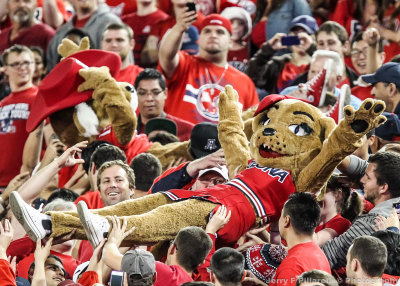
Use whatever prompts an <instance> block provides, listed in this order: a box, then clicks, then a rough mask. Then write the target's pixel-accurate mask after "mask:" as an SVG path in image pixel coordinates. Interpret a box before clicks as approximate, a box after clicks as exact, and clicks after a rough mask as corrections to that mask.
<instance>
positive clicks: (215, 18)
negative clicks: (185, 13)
mask: <svg viewBox="0 0 400 286" xmlns="http://www.w3.org/2000/svg"><path fill="white" fill-rule="evenodd" d="M210 25H215V26H222V27H224V28H225V29H227V30H228V31H229V33H230V34H231V35H232V25H231V21H229V19H228V18H225V17H223V16H221V15H220V14H210V15H208V16H207V17H205V18H204V19H203V22H201V25H200V33H201V30H203V29H204V27H205V26H210Z"/></svg>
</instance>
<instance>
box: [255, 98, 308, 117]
mask: <svg viewBox="0 0 400 286" xmlns="http://www.w3.org/2000/svg"><path fill="white" fill-rule="evenodd" d="M283 99H296V100H300V101H303V102H306V103H310V102H309V101H307V100H304V99H300V98H297V97H294V96H290V95H281V94H270V95H267V96H266V97H264V98H263V100H261V102H260V103H259V104H258V107H257V110H256V111H255V112H254V115H253V116H256V115H257V114H259V113H261V112H263V111H264V110H265V109H267V108H268V107H270V106H272V105H273V104H275V103H277V102H278V101H281V100H283Z"/></svg>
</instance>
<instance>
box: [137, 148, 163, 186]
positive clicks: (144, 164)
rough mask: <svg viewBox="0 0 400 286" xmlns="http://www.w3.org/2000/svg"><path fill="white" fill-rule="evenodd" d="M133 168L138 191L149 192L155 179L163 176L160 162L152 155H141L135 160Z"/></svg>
mask: <svg viewBox="0 0 400 286" xmlns="http://www.w3.org/2000/svg"><path fill="white" fill-rule="evenodd" d="M130 166H131V168H132V169H133V172H134V173H135V178H136V182H135V185H136V189H138V190H141V191H148V190H149V189H150V187H151V185H152V184H153V181H154V179H155V178H157V177H158V176H160V175H161V172H162V166H161V163H160V160H158V158H157V157H156V156H154V155H153V154H150V153H141V154H139V155H137V156H136V157H135V158H133V160H132V162H131V165H130Z"/></svg>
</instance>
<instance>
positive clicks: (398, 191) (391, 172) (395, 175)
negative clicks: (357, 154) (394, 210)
mask: <svg viewBox="0 0 400 286" xmlns="http://www.w3.org/2000/svg"><path fill="white" fill-rule="evenodd" d="M368 162H369V163H375V164H376V169H375V171H374V173H375V176H376V182H377V184H378V185H380V186H382V185H384V184H387V185H388V189H389V192H390V195H391V197H392V198H397V197H399V196H400V176H399V174H400V155H399V154H397V153H394V152H377V153H375V154H373V155H371V156H370V157H369V159H368Z"/></svg>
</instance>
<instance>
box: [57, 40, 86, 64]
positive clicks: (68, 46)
mask: <svg viewBox="0 0 400 286" xmlns="http://www.w3.org/2000/svg"><path fill="white" fill-rule="evenodd" d="M89 49H90V43H89V38H88V37H84V38H83V39H82V40H81V42H80V44H79V46H78V45H77V44H75V43H74V42H73V41H71V40H69V39H63V40H62V42H61V44H60V45H59V46H58V49H57V51H58V53H59V54H60V56H61V57H62V58H61V60H63V59H65V58H66V57H69V56H70V55H72V54H75V53H77V52H80V51H86V50H89Z"/></svg>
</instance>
